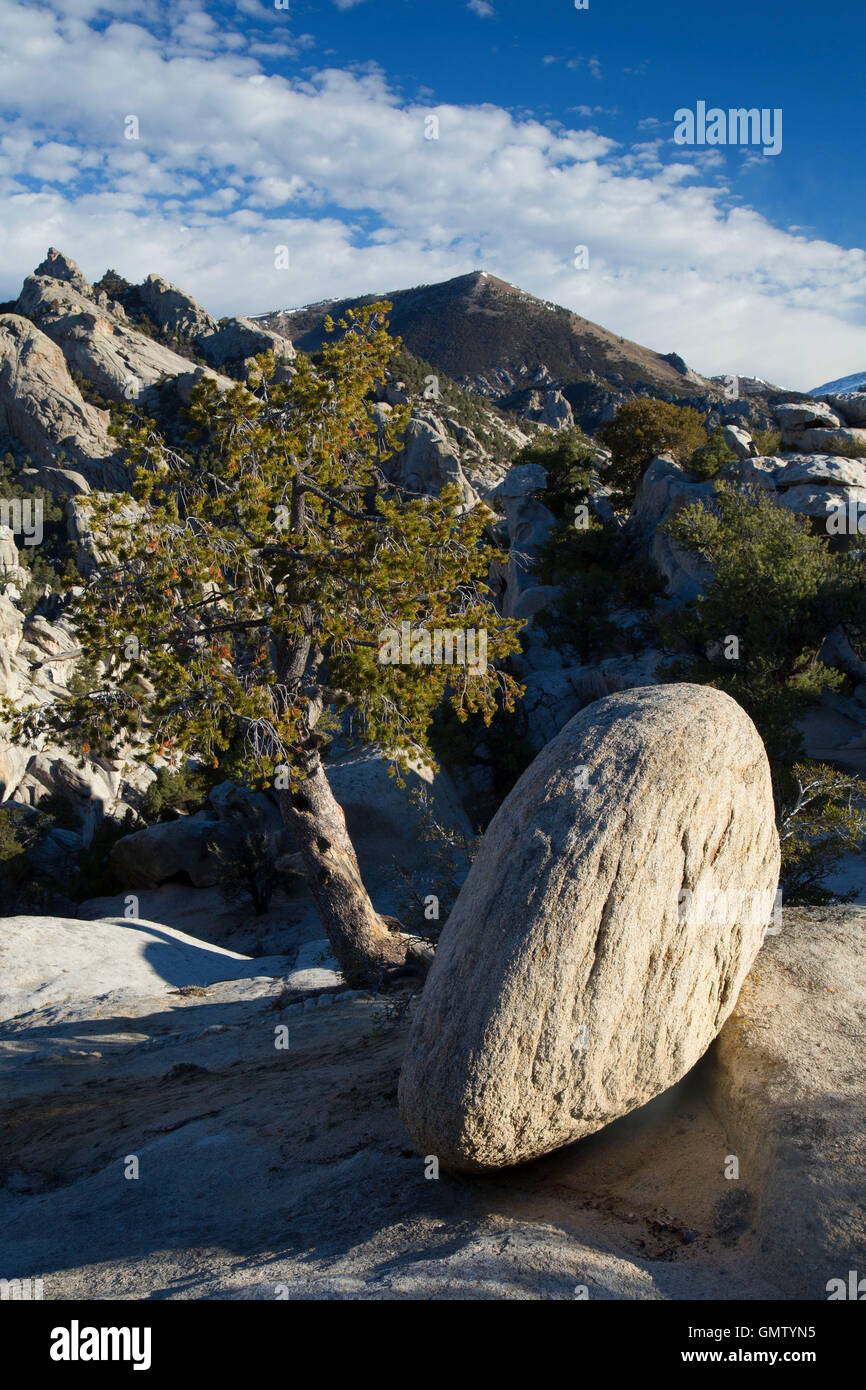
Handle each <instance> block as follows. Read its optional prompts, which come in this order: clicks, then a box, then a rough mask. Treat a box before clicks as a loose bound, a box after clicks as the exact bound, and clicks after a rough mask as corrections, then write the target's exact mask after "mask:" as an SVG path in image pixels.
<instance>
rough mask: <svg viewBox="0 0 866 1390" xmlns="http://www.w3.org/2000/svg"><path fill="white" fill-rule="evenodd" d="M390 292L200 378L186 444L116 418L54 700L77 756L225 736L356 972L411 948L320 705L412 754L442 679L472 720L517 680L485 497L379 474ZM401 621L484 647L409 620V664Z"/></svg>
mask: <svg viewBox="0 0 866 1390" xmlns="http://www.w3.org/2000/svg"><path fill="white" fill-rule="evenodd" d="M389 307H390V306H389V305H387V304H376V305H371V306H369V307H367V308H364V309H362V310H360V311H359V312H357V313H355V314H350V315H348V316H347V319H344V320H341V321H340V327H341V329H342V330H343V332H342V334H341V335H340V336H339V337H335V338H334V339H329V340H328V341H327V343H326V346H325V347H324V349H323V351H322V353H321V354H320V356H319V357H317V359H316V360H315V361H314V360H312V359H310V358H309V357H306V356H303V355H300V356H299V357H298V360H297V371H296V373H295V374H294V375H293V376H292V377H291V379H290V380H278V379H277V376H276V373H275V369H274V364H273V360H272V359H271V358H270V357H262V358H259V359H257V367H256V369H255V371H254V372H253V373H252V374H251V376H250V379H249V384H248V387H244V386H241V385H237V386H234V387H232V388H231V389H229V390H227V391H224V392H221V391H220V389H219V387H218V386H217V384H216V383H215V382H214V381H213V380H212V379H207V378H205V379H204V380H202V381H201V383H200V384H199V385H198V386H197V387H196V390H195V392H194V394H193V397H192V401H191V405H190V415H191V420H192V422H193V431H194V434H193V437H194V438H195V439H196V447H195V448H194V449H193V450H192V452H186V451H185V453H184V455H180V454H178V453H176V452H175V451H174V450H172V449H171V448H169V447H168V446H167V444H166V442H165V440H164V439H163V438H162V437H160V436H159V435H158V434H157V433H156V432H155V431H154V428H153V424H152V422H149V421H148V422H144V423H142V422H140V421H131V422H130V423H128V424H127V426H126V429H125V432H124V437H125V442H126V445H127V447H128V448H129V450H130V453H131V457H132V458H133V460H134V461H135V462H136V464H137V465H138V467H137V469H136V482H135V486H134V493H135V502H136V504H137V505H135V506H130V498H129V497H124V496H117V495H115V496H113V497H111V498H108V499H105V498H102V499H98V500H97V499H93V500H92V501H91V502H90V517H89V523H90V525H91V527H92V531H93V534H94V535H96V536H99V537H100V538H101V544H103V545H104V551H103V559H102V564H101V566H100V568H99V570H98V571H97V572H95V573H94V574H93V575H92V577H91V578H90V579H89V580H88V582H87V584H86V586H85V588H84V591H83V593H82V594H81V596H80V597H79V598H78V600H77V601H76V604H75V610H74V612H73V615H72V616H73V619H74V621H75V623H76V626H77V630H78V634H79V640H80V645H81V648H82V652H83V654H84V657H85V662H84V664H83V666H82V670H84V671H86V670H91V671H93V670H95V671H97V672H98V674H97V675H96V676H95V677H94V678H93V680H92V681H91V682H89V685H88V683H87V682H84V684H85V685H88V688H85V689H82V688H81V685H82V682H81V681H80V680H79V681H78V682H77V686H78V689H77V691H76V693H75V694H74V695H71V696H70V698H69V699H68V700H67V701H66V702H64V704H63V705H62V706H61V707H58V708H56V709H55V710H54V712H53V715H52V718H53V720H54V722H55V727H61V728H63V729H65V731H66V732H67V734H68V733H70V732H74V733H75V735H76V736H77V738H78V740H79V743H80V746H81V747H82V749H83V750H84V751H86V752H90V753H91V754H95V753H96V752H97V751H100V752H107V751H109V750H110V749H116V748H117V747H118V746H119V744H120V743H121V742H126V741H128V740H129V739H130V737H132V739H133V742H136V741H138V742H139V743H141V740H142V736H144V739H145V741H144V743H141V748H142V753H143V755H146V756H149V755H152V753H153V752H154V751H157V752H159V753H160V754H161V755H162V756H164V757H167V758H168V759H169V760H172V761H178V760H180V759H181V758H182V757H184V756H194V757H197V758H200V759H205V760H207V761H208V762H209V763H210V764H212V765H214V766H218V765H219V763H220V759H221V755H227V754H228V753H229V751H231V756H232V769H233V773H234V774H235V775H237V772H238V770H240V772H241V774H242V775H243V777H244V779H245V780H246V781H247V782H248V783H249V784H250V785H256V786H260V787H263V786H264V787H271V788H273V789H276V790H277V796H278V799H279V805H280V809H281V814H282V818H283V821H284V823H285V824H286V826H288V827H289V829H290V831H291V832H292V835H293V837H294V840H295V842H296V845H297V849H298V851H299V853H300V856H301V862H302V864H303V869H304V874H305V877H306V879H307V882H308V884H309V887H310V890H311V892H312V894H313V897H314V899H315V902H316V905H317V908H318V911H319V914H320V916H321V920H322V923H323V926H324V929H325V931H326V933H327V935H328V938H329V941H330V943H331V946H332V948H333V950H334V953H335V955H336V958H337V960H338V961H339V964H340V966H341V969H342V970H343V972H344V974H345V976H346V978H347V979H349V980H351V981H352V982H353V983H361V982H371V981H372V980H374V979H376V978H378V977H380V976H381V974H382V972H383V971H387V970H388V969H389V968H390V967H394V966H399V965H402V964H404V963H405V962H406V960H407V953H411V951H412V947H411V944H410V943H409V941H408V939H407V938H406V937H405V936H403V935H402V934H401V933H400V932H399V930H396V929H394V928H393V925H392V924H389V923H388V922H386V921H384V920H383V918H382V917H381V916H380V915H379V914H378V913H377V912H376V910H375V908H374V907H373V904H372V902H371V900H370V897H369V895H368V893H367V891H366V889H365V887H364V883H363V881H362V878H361V874H360V871H359V867H358V861H357V858H356V855H355V851H354V848H353V846H352V843H351V840H350V838H349V835H348V833H347V829H346V822H345V817H344V815H343V813H342V810H341V809H340V807H339V805H338V804H337V802H336V800H335V799H334V796H333V794H332V792H331V789H330V786H329V784H328V781H327V778H326V776H325V773H324V769H323V765H322V761H321V748H322V743H323V741H324V740H323V738H322V736H321V733H320V732H317V728H316V726H317V723H318V722H319V720H320V719H321V717H322V715H323V712H324V711H325V710H326V709H327V708H328V707H329V706H335V707H337V709H340V708H342V707H347V706H352V707H353V710H354V712H355V718H356V727H357V728H358V729H359V731H360V733H361V735H362V736H363V737H364V738H366V739H368V740H370V741H375V742H377V743H378V744H379V745H380V746H381V747H382V748H383V750H384V751H385V752H386V753H387V754H388V755H389V756H390V758H391V759H392V761H393V764H394V765H395V767H396V768H402V769H405V768H406V766H407V765H408V761H409V760H410V759H411V758H417V757H419V756H421V757H424V756H428V758H429V751H430V750H429V746H428V742H427V733H428V729H429V726H430V723H431V721H432V718H433V715H434V712H435V710H436V708H437V706H439V704H440V703H441V701H442V700H443V698H450V700H451V702H452V703H453V705H454V707H455V709H456V711H457V714H458V716H459V717H462V718H466V717H467V716H468V714H469V713H470V712H476V713H480V714H481V715H482V716H483V717H484V719H485V720H486V721H487V722H489V721H490V719H491V718H492V716H493V714H494V712H495V711H496V709H497V708H498V707H500V705H502V706H504V707H505V708H513V703H514V700H515V698H516V696H517V695H519V693H520V688H519V686H517V684H516V683H515V681H514V679H513V678H512V677H511V676H509V675H508V674H507V673H506V672H504V671H503V670H502V669H501V667H500V666H498V665H497V664H496V663H497V662H498V661H501V659H502V658H503V657H505V656H506V655H507V654H508V653H509V652H513V651H515V650H517V649H518V645H519V644H518V638H517V631H518V629H519V627H520V626H521V624H520V623H519V622H515V621H513V620H507V619H504V618H502V617H501V616H499V615H498V614H497V613H496V612H495V610H494V609H493V607H492V606H491V604H490V603H489V601H488V599H487V598H486V595H487V593H488V588H487V585H486V583H485V579H486V575H487V573H488V568H489V565H490V563H491V561H492V560H494V559H499V560H501V559H502V558H503V557H502V556H501V555H499V553H498V552H496V551H494V550H493V549H491V547H490V546H489V545H487V544H486V543H485V542H484V540H483V531H484V527H485V523H486V520H487V519H488V518H487V516H486V515H485V511H484V509H483V508H480V507H479V508H475V509H473V510H470V511H469V512H467V513H463V512H462V511H461V508H460V506H459V498H458V495H457V490H456V489H455V488H454V487H452V486H449V487H446V488H443V490H442V493H441V496H440V497H428V496H418V495H412V496H410V495H407V494H406V493H405V492H403V491H401V490H400V489H398V488H395V487H393V486H390V485H388V484H386V481H385V478H384V476H383V474H382V471H381V465H382V463H383V461H384V460H385V459H386V458H387V457H388V456H389V455H390V454H391V453H393V451H394V450H395V448H396V447H399V442H398V441H399V435H400V433H401V431H402V430H403V429H405V426H406V423H407V414H408V411H407V410H406V409H405V408H404V410H402V411H400V410H395V411H394V412H393V414H392V415H391V416H390V417H389V418H388V420H387V422H385V423H384V424H383V423H382V422H381V421H380V420H379V419H378V418H377V416H376V415H374V413H373V411H372V408H371V402H370V397H371V392H372V389H373V387H374V386H375V384H376V383H377V382H381V381H382V379H383V378H384V376H385V369H386V366H387V363H388V362H389V360H390V359H391V357H392V355H393V353H394V351H395V347H396V346H397V345H396V344H395V342H394V340H393V339H392V338H391V337H390V336H389V334H388V332H387V328H386V326H385V317H384V315H385V311H386V310H387V309H388V308H389ZM327 327H328V329H329V332H330V331H333V325H332V324H331V323H330V322H329V323H328V324H327ZM403 623H409V624H410V626H411V629H415V630H417V629H423V630H426V631H427V632H432V630H433V629H436V628H439V629H448V630H450V631H453V630H454V629H464V630H467V629H474V630H476V631H478V630H486V633H487V655H488V661H489V664H485V663H481V662H479V663H476V665H475V666H474V667H471V666H470V665H468V664H463V665H456V664H450V665H449V664H438V665H437V664H426V662H425V661H424V660H423V657H424V655H425V653H424V647H425V643H424V642H423V641H418V640H416V641H414V642H413V656H414V661H412V662H410V664H406V665H402V664H399V663H395V662H383V661H382V660H381V659H380V656H381V654H382V651H383V637H384V635H385V634H387V633H388V632H391V631H394V630H396V631H401V630H402V624H403ZM428 642H429V639H428ZM385 645H387V644H385ZM416 663H417V664H416ZM325 723H327V721H325Z"/></svg>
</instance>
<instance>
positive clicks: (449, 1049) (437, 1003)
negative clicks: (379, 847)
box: [400, 685, 779, 1170]
mask: <svg viewBox="0 0 866 1390" xmlns="http://www.w3.org/2000/svg"><path fill="white" fill-rule="evenodd" d="M778 874H779V841H778V836H777V833H776V827H775V820H774V813H773V798H772V792H771V785H770V770H769V766H768V763H767V757H766V753H765V751H764V746H763V744H762V742H761V739H760V737H759V735H758V733H757V730H756V729H755V727H754V725H753V724H752V722H751V720H750V719H749V717H748V716H747V715H746V714H745V712H744V711H743V710H742V709H741V708H740V706H739V705H738V704H737V703H736V702H735V701H734V700H732V699H731V698H730V696H728V695H725V694H723V693H722V692H721V691H718V690H713V689H710V688H708V687H706V686H697V685H661V686H650V687H645V688H641V689H636V690H628V691H622V692H620V693H618V694H616V695H610V696H608V697H607V698H605V699H603V700H599V701H598V702H597V703H596V704H593V705H591V706H589V707H588V708H587V709H585V710H583V711H581V713H580V714H577V715H575V717H574V718H573V719H572V720H571V721H570V723H568V724H567V725H566V726H565V728H564V729H563V730H562V731H561V733H559V734H558V735H557V736H556V738H554V739H553V740H552V741H551V742H550V743H549V744H548V745H547V746H546V747H545V748H544V749H543V751H542V752H541V753H540V754H539V756H538V757H537V758H536V759H535V761H534V762H533V763H532V765H531V766H530V767H529V768H528V769H527V770H526V772H525V773H524V774H523V776H522V777H521V778H520V780H519V781H518V783H517V784H516V786H515V787H514V789H513V790H512V791H511V793H510V795H509V796H508V797H507V799H506V800H505V802H504V803H503V805H502V806H501V807H500V809H499V810H498V812H497V813H496V815H495V817H494V818H493V820H492V821H491V823H490V826H489V828H488V830H487V833H486V835H485V837H484V840H483V842H482V845H481V849H480V851H479V854H478V857H477V858H476V860H475V863H474V864H473V866H472V869H471V871H470V874H469V876H468V878H467V880H466V883H465V884H464V886H463V888H462V890H461V892H460V895H459V897H458V899H457V902H456V904H455V906H454V910H453V912H452V913H451V916H450V917H449V919H448V922H447V924H446V926H445V928H444V930H443V932H442V939H441V942H440V945H439V949H438V951H437V953H436V958H435V961H434V963H433V967H432V969H431V971H430V975H429V977H428V980H427V984H426V987H425V989H424V993H423V995H422V997H421V1000H420V1004H419V1007H418V1011H417V1014H416V1016H415V1018H414V1020H413V1024H412V1028H411V1031H410V1038H409V1043H408V1048H407V1053H406V1057H405V1061H404V1064H403V1071H402V1074H401V1078H400V1107H401V1113H402V1116H403V1121H404V1123H405V1125H406V1127H407V1129H408V1130H409V1133H410V1134H411V1135H412V1137H413V1139H414V1140H415V1142H416V1144H417V1145H418V1147H419V1149H420V1151H421V1152H422V1153H424V1154H431V1155H432V1154H435V1155H436V1156H437V1157H438V1158H439V1161H440V1163H441V1164H442V1165H443V1166H444V1167H450V1168H458V1169H466V1170H480V1169H486V1168H499V1167H504V1166H506V1165H508V1164H513V1163H519V1162H522V1161H524V1160H526V1159H531V1158H535V1157H537V1156H538V1155H540V1154H543V1153H547V1152H549V1151H550V1150H552V1149H556V1148H558V1147H560V1146H561V1145H563V1144H568V1143H571V1142H572V1141H573V1140H575V1139H579V1138H581V1137H582V1136H584V1135H587V1134H592V1133H593V1132H594V1131H596V1130H599V1129H601V1128H602V1127H603V1126H604V1125H606V1124H608V1123H610V1121H611V1120H615V1119H616V1118H617V1117H618V1116H620V1115H624V1114H626V1113H627V1112H628V1111H630V1110H634V1109H635V1108H636V1107H637V1106H639V1105H642V1104H644V1103H645V1102H646V1101H648V1100H650V1099H651V1098H652V1097H653V1096H655V1095H658V1094H659V1093H660V1092H661V1091H664V1090H665V1089H666V1088H667V1087H668V1086H671V1085H673V1083H674V1082H676V1081H678V1080H679V1079H680V1077H682V1076H683V1075H684V1074H685V1073H686V1072H687V1071H688V1070H689V1069H690V1068H691V1067H692V1066H693V1065H694V1063H695V1062H696V1061H697V1060H698V1058H699V1057H700V1056H701V1055H702V1054H703V1053H704V1051H705V1050H706V1048H707V1047H708V1046H709V1044H710V1042H712V1040H713V1038H714V1037H715V1036H716V1034H717V1033H718V1031H719V1029H720V1028H721V1026H722V1024H723V1023H724V1021H725V1019H726V1018H727V1017H728V1015H729V1013H730V1012H731V1010H732V1009H733V1007H734V1004H735V1002H736V999H737V994H738V992H739V990H740V986H741V985H742V983H743V980H744V979H745V976H746V974H747V972H748V970H749V968H750V966H751V965H752V962H753V961H754V959H755V956H756V954H757V952H758V950H759V948H760V946H761V943H762V941H763V938H764V931H765V928H766V926H767V923H768V922H769V921H770V919H771V916H772V911H773V904H774V897H775V893H776V885H777V881H778Z"/></svg>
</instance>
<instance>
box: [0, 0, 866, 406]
mask: <svg viewBox="0 0 866 1390" xmlns="http://www.w3.org/2000/svg"><path fill="white" fill-rule="evenodd" d="M864 50H866V18H864V12H863V10H862V9H861V8H860V7H859V6H857V7H855V5H854V4H853V3H851V0H845V3H842V0H827V3H825V4H824V5H822V6H821V7H820V10H818V9H816V7H814V6H813V5H808V6H807V5H805V4H804V3H802V0H789V3H786V4H783V3H781V0H761V3H760V4H756V3H754V0H753V3H746V0H729V2H728V3H726V4H724V5H718V6H710V5H700V6H699V7H698V6H696V5H695V3H694V0H689V2H688V3H687V0H667V3H663V4H658V3H656V4H653V3H651V0H644V3H637V0H618V2H616V0H589V8H588V9H585V10H577V9H576V8H575V6H574V4H573V0H535V3H532V4H529V3H526V0H522V3H521V2H520V0H468V3H466V0H289V5H288V8H280V9H277V8H276V6H275V4H274V3H273V2H272V3H270V4H265V3H263V0H240V3H232V4H229V3H222V4H218V5H208V6H204V5H202V4H201V3H199V0H175V3H172V4H170V5H168V4H163V3H162V0H149V3H148V4H147V5H144V6H142V5H140V4H138V3H136V0H114V3H112V5H111V8H110V10H109V9H106V8H104V7H103V6H102V5H101V4H100V3H99V2H98V0H55V3H52V4H51V5H50V6H48V5H44V4H41V3H16V0H4V5H3V24H2V26H0V62H2V71H3V78H4V80H3V83H2V85H0V200H2V208H3V216H2V218H0V242H2V256H0V297H3V298H6V297H10V296H12V295H14V294H15V293H16V292H17V289H18V286H19V285H20V282H21V279H22V278H23V276H24V275H25V274H27V273H28V272H29V271H30V270H32V268H33V266H34V265H35V264H36V263H37V261H39V260H40V259H41V258H42V256H43V255H44V253H45V250H46V248H47V246H48V245H49V244H53V245H58V246H60V247H61V248H62V249H63V250H64V251H66V252H67V254H69V255H71V256H73V257H74V258H75V259H76V260H78V261H79V262H80V263H81V265H82V267H83V269H84V270H85V272H86V273H87V274H88V275H90V276H91V277H94V278H95V277H96V276H98V275H99V274H100V273H101V272H102V271H103V270H104V269H105V268H106V267H107V266H108V265H112V266H114V267H115V268H116V269H117V270H119V271H121V273H123V274H125V275H126V276H127V277H128V278H130V279H138V278H141V277H142V276H143V275H145V274H147V273H149V272H151V271H157V272H158V273H160V274H162V275H165V276H166V277H167V278H169V279H171V280H173V281H175V283H178V284H180V285H182V286H183V287H184V288H185V289H188V290H189V291H190V292H192V293H193V294H195V295H196V296H197V297H198V298H200V299H201V300H202V301H203V302H204V303H205V304H206V305H207V307H208V308H210V309H211V310H212V311H214V312H216V313H219V314H225V313H261V312H264V311H266V310H268V309H272V308H277V307H291V306H294V305H298V304H302V303H306V302H309V301H311V300H316V299H320V298H324V297H330V296H338V295H345V294H352V293H361V292H366V291H383V290H387V289H398V288H402V287H404V286H406V285H411V284H417V283H420V282H424V281H427V282H429V281H434V280H439V279H445V278H447V277H449V276H451V275H458V274H461V273H463V272H465V271H467V270H470V269H473V268H483V269H486V270H488V271H491V272H492V273H494V274H498V275H500V276H502V277H503V278H504V279H506V280H510V281H511V282H512V283H515V284H519V285H521V286H522V287H523V288H524V289H527V290H530V291H531V292H533V293H535V294H538V295H541V296H543V297H545V298H549V299H552V300H555V301H557V302H558V303H561V304H565V305H568V306H569V307H571V308H574V309H575V310H577V311H578V312H579V313H581V314H584V315H585V316H586V317H588V318H591V319H594V320H596V321H597V322H599V323H602V324H604V325H605V327H608V328H610V329H612V330H614V331H616V332H618V333H622V334H623V335H626V336H629V337H632V338H635V339H637V340H638V341H641V342H644V343H647V344H649V345H650V346H652V347H656V348H658V349H659V350H660V351H662V352H669V351H672V350H676V351H678V352H680V353H681V354H682V355H683V356H684V357H685V358H686V360H687V361H689V362H690V364H691V365H693V366H695V367H696V368H697V369H698V370H700V371H703V372H729V371H730V372H735V373H742V374H747V373H749V374H755V375H760V376H764V377H767V378H768V379H770V380H775V381H779V382H782V383H784V384H787V385H792V386H796V387H801V388H803V389H806V388H808V387H810V386H812V385H815V384H816V383H817V382H819V381H822V380H827V379H829V378H831V377H836V376H841V375H844V374H846V373H848V372H854V371H860V370H864V369H866V253H864V250H863V244H864V231H863V228H864V225H866V220H864V211H866V209H864V181H863V173H862V170H863V166H864V157H863V139H862V130H863V114H864V113H863V106H864V103H863V98H862V95H861V93H862V76H861V67H862V55H863V52H864ZM698 102H705V103H706V105H707V106H708V107H713V106H716V107H719V108H722V109H723V110H725V111H726V110H727V109H729V108H731V107H748V108H753V107H755V108H759V109H761V108H767V109H769V110H773V109H775V108H781V110H782V113H783V127H782V128H783V143H782V149H781V152H780V153H779V154H778V155H776V156H765V155H763V154H762V151H761V149H760V147H754V146H751V147H746V148H743V147H739V146H726V145H717V146H713V147H710V146H703V147H697V146H694V147H683V146H681V145H676V144H675V143H674V141H673V138H672V137H673V132H674V113H675V111H676V110H677V109H678V108H694V107H695V106H696V103H698ZM431 116H435V117H436V120H437V121H438V131H437V134H438V138H437V139H426V138H425V132H428V131H429V129H430V125H429V120H430V117H431ZM130 117H134V118H135V123H136V124H134V125H133V126H130V122H129V118H130ZM130 131H132V132H133V133H134V134H135V135H136V136H137V138H133V139H130V138H128V135H129V133H130ZM578 245H582V246H586V247H587V249H588V261H589V264H588V267H586V268H582V269H578V268H577V267H576V265H575V257H574V251H575V247H576V246H578ZM277 247H286V248H287V250H288V257H286V256H285V255H283V256H282V257H279V256H278V255H277ZM286 259H288V266H287V267H285V265H284V262H285V260H286Z"/></svg>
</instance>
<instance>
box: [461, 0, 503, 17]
mask: <svg viewBox="0 0 866 1390" xmlns="http://www.w3.org/2000/svg"><path fill="white" fill-rule="evenodd" d="M466 8H467V10H471V11H472V13H473V14H477V15H479V16H480V18H481V19H492V18H493V16H494V15H495V14H496V11H495V9H494V8H493V6H492V5H491V4H490V0H468V3H467V5H466Z"/></svg>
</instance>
